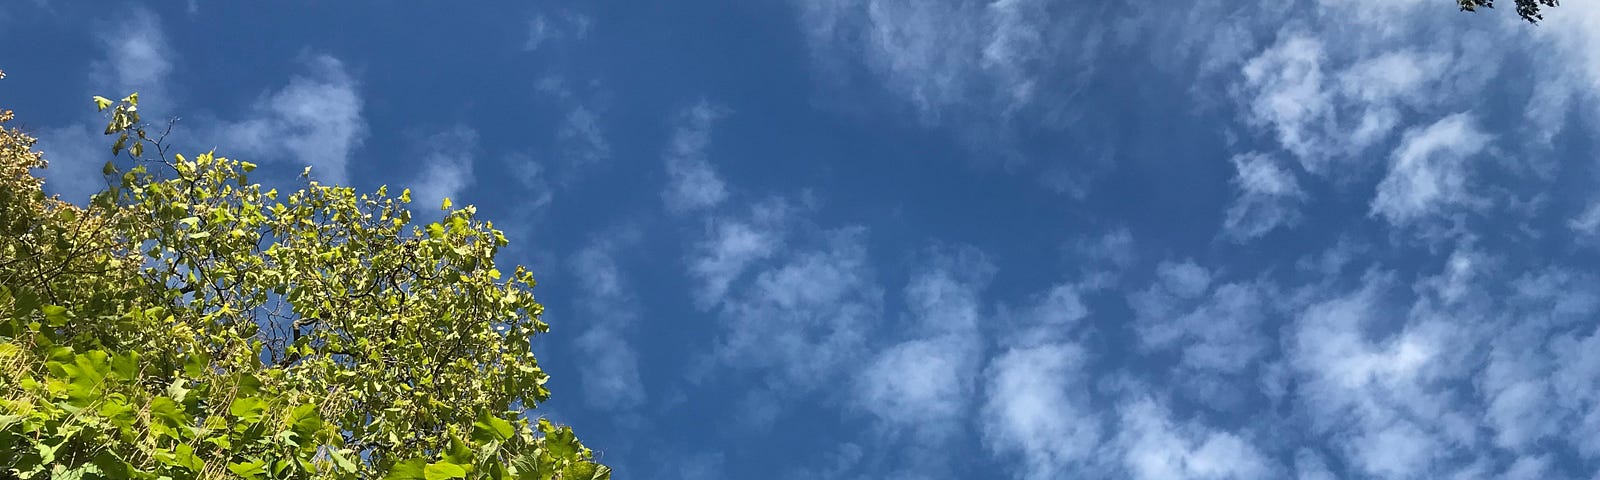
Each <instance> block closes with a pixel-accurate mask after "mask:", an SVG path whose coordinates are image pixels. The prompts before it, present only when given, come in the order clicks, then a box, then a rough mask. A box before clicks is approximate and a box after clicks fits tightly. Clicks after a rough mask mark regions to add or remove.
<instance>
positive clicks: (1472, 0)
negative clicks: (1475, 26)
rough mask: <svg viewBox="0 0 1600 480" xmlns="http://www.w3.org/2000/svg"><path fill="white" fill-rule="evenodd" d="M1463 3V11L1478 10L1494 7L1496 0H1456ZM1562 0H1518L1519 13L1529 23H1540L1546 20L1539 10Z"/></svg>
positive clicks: (1558, 3)
mask: <svg viewBox="0 0 1600 480" xmlns="http://www.w3.org/2000/svg"><path fill="white" fill-rule="evenodd" d="M1456 1H1457V2H1459V3H1460V5H1461V11H1463V12H1476V11H1478V9H1479V8H1494V0H1456ZM1560 4H1561V2H1560V0H1517V15H1519V16H1521V17H1522V19H1523V20H1527V21H1528V23H1539V21H1540V20H1544V14H1543V13H1542V12H1540V11H1539V10H1540V9H1541V8H1542V7H1555V6H1557V5H1560Z"/></svg>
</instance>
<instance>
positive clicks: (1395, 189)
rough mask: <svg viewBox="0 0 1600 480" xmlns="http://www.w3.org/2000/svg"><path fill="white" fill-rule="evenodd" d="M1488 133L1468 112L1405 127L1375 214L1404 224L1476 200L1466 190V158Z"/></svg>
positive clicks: (1482, 144)
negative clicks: (1426, 123) (1408, 128)
mask: <svg viewBox="0 0 1600 480" xmlns="http://www.w3.org/2000/svg"><path fill="white" fill-rule="evenodd" d="M1488 142H1489V136H1488V135H1487V134H1485V133H1483V132H1482V131H1481V130H1479V129H1478V127H1477V125H1476V123H1475V122H1474V121H1473V120H1472V118H1471V117H1469V116H1467V115H1466V114H1455V115H1450V116H1448V117H1444V118H1442V119H1440V120H1439V121H1437V122H1434V123H1433V124H1431V125H1428V126H1426V127H1419V128H1413V129H1410V130H1407V131H1406V133H1405V135H1404V139H1403V140H1402V141H1401V143H1400V146H1399V147H1398V148H1396V149H1395V150H1394V153H1393V155H1392V157H1393V162H1392V164H1391V166H1390V168H1389V173H1388V175H1387V176H1385V177H1384V179H1383V181H1382V183H1379V184H1378V192H1377V197H1376V198H1374V199H1373V200H1372V213H1373V214H1374V215H1378V216H1382V217H1383V218H1384V219H1386V220H1388V221H1389V223H1391V224H1395V225H1401V224H1406V223H1411V222H1413V221H1416V220H1418V219H1420V218H1422V217H1424V216H1426V215H1429V214H1432V213H1437V212H1438V211H1439V210H1441V209H1443V208H1445V207H1446V206H1453V205H1470V204H1473V203H1475V202H1477V200H1476V199H1474V198H1473V197H1474V195H1473V193H1472V192H1470V191H1468V189H1467V182H1468V178H1469V174H1470V171H1471V168H1470V165H1469V164H1468V163H1467V160H1468V159H1469V158H1470V157H1471V156H1473V155H1476V154H1477V153H1478V152H1480V151H1482V150H1483V149H1484V147H1485V146H1487V145H1488Z"/></svg>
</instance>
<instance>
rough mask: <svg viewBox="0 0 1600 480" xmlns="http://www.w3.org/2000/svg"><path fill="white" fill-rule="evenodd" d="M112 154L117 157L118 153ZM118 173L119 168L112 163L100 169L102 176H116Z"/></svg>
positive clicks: (107, 163)
mask: <svg viewBox="0 0 1600 480" xmlns="http://www.w3.org/2000/svg"><path fill="white" fill-rule="evenodd" d="M111 154H112V155H116V154H117V153H116V152H111ZM116 173H117V166H116V164H113V163H111V162H106V165H105V166H103V167H100V174H101V175H107V176H109V175H115V174H116Z"/></svg>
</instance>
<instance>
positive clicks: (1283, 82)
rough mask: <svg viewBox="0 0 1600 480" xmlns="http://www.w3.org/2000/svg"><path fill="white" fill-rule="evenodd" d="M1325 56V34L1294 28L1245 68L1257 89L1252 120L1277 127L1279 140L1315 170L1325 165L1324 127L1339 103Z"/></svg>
mask: <svg viewBox="0 0 1600 480" xmlns="http://www.w3.org/2000/svg"><path fill="white" fill-rule="evenodd" d="M1323 57H1324V54H1323V47H1322V42H1321V41H1320V40H1318V39H1316V38H1314V37H1310V36H1306V35H1304V34H1299V33H1295V34H1288V35H1284V36H1282V37H1281V38H1279V40H1278V43H1277V44H1276V45H1273V46H1272V47H1271V48H1268V49H1266V50H1264V51H1262V52H1261V54H1260V55H1257V56H1256V57H1255V58H1252V59H1250V61H1249V62H1248V63H1246V64H1245V65H1244V67H1243V68H1242V73H1243V75H1244V88H1245V89H1246V90H1248V91H1251V92H1253V93H1252V94H1250V95H1251V96H1250V98H1249V100H1248V103H1249V112H1250V117H1249V119H1250V121H1251V122H1252V123H1256V124H1259V125H1264V126H1268V127H1270V128H1272V129H1273V130H1274V131H1275V132H1276V134H1277V139H1278V143H1279V144H1281V145H1283V148H1284V149H1286V150H1288V151H1289V152H1290V153H1293V154H1294V155H1295V156H1296V157H1299V158H1301V159H1302V161H1304V162H1306V163H1307V166H1306V169H1307V170H1311V171H1313V172H1319V171H1321V170H1322V169H1323V168H1324V166H1323V160H1322V159H1321V157H1322V156H1324V155H1325V154H1324V153H1323V150H1324V149H1326V148H1328V147H1326V146H1325V145H1323V142H1324V140H1323V139H1322V138H1321V132H1322V131H1323V130H1325V129H1327V128H1328V126H1327V123H1328V122H1329V121H1330V119H1329V115H1331V113H1332V111H1333V108H1334V99H1333V97H1332V95H1331V93H1330V92H1328V91H1327V87H1326V86H1325V85H1324V83H1325V82H1326V80H1325V79H1324V74H1323V66H1322V65H1323V62H1324V58H1323Z"/></svg>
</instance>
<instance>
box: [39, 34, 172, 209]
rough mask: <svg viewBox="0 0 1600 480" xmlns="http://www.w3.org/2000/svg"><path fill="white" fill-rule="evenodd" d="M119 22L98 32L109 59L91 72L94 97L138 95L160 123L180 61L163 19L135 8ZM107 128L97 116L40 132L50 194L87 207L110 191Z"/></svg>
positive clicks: (145, 113) (93, 64) (149, 119)
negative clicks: (104, 168) (95, 197)
mask: <svg viewBox="0 0 1600 480" xmlns="http://www.w3.org/2000/svg"><path fill="white" fill-rule="evenodd" d="M116 19H117V20H116V22H115V23H108V24H107V25H105V26H102V27H101V28H97V29H96V30H95V31H96V34H95V36H96V39H97V40H98V41H99V44H100V47H101V49H102V54H103V55H104V57H103V58H99V59H96V60H95V61H93V62H91V63H90V66H89V73H90V75H89V83H90V85H91V86H92V87H91V88H93V89H95V90H97V91H96V92H93V93H94V94H97V95H104V96H107V97H111V98H122V97H123V96H126V95H128V94H130V93H135V92H138V93H139V95H140V98H141V100H145V108H144V109H143V110H142V111H141V112H140V113H141V116H142V117H144V119H145V121H146V122H151V123H160V122H161V121H162V115H163V114H162V113H161V112H164V111H167V110H168V108H167V107H169V106H170V105H172V104H173V103H175V99H173V98H170V97H169V91H168V90H169V89H168V86H167V80H168V78H167V77H168V75H170V74H171V73H172V64H173V62H174V60H175V59H176V58H177V56H178V55H177V53H175V52H174V51H172V48H171V47H170V46H169V45H167V40H166V34H165V32H164V31H163V30H162V25H161V19H160V17H157V16H156V15H155V14H154V13H152V12H151V11H150V10H149V9H146V8H143V7H133V8H130V9H128V10H125V11H122V12H119V13H118V15H117V16H116ZM85 105H87V104H85ZM151 106H155V107H157V108H150V107H151ZM105 123H106V120H105V119H104V118H103V117H102V116H100V115H98V114H96V115H93V116H92V117H89V118H88V119H86V120H84V121H83V122H82V123H77V124H69V125H64V126H60V127H54V128H46V129H43V130H42V131H40V133H39V134H38V139H39V145H38V149H39V150H40V151H43V152H45V154H46V156H45V158H46V160H49V162H50V165H49V167H48V168H46V169H44V170H43V171H42V172H39V175H41V176H42V177H43V178H45V189H46V191H47V192H50V193H53V194H57V195H60V196H61V199H62V200H66V201H68V202H72V203H76V204H79V205H82V204H85V203H87V202H88V201H89V196H90V195H93V194H94V193H96V192H99V191H101V190H104V189H105V188H106V182H105V179H104V177H103V176H101V174H100V169H101V167H102V166H104V165H105V162H106V161H107V160H111V159H112V156H111V142H112V140H113V139H112V138H111V137H108V136H104V135H101V134H100V132H101V131H102V130H103V129H104V128H105Z"/></svg>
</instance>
